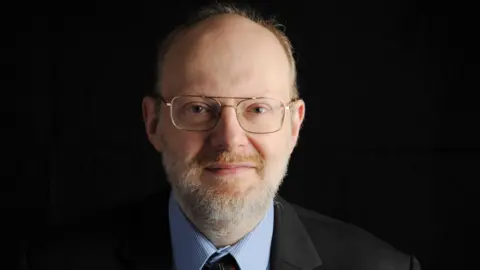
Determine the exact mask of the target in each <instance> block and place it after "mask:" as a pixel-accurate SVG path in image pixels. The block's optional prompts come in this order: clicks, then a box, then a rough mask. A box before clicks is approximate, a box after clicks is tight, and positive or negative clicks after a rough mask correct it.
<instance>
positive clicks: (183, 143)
mask: <svg viewBox="0 0 480 270" xmlns="http://www.w3.org/2000/svg"><path fill="white" fill-rule="evenodd" d="M196 135H197V136H196ZM163 137H164V138H165V140H164V144H165V145H164V148H165V150H166V152H168V153H169V154H170V155H173V156H175V157H177V158H179V159H181V160H184V161H190V160H192V159H193V158H195V157H196V155H197V154H198V153H199V152H200V150H201V149H202V145H203V138H200V137H199V136H198V134H196V133H189V132H186V131H180V130H169V131H166V132H165V133H164V136H163Z"/></svg>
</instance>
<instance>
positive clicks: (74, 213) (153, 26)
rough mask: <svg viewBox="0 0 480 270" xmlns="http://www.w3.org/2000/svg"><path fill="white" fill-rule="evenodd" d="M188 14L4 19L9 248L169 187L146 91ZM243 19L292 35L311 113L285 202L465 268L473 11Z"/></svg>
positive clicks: (79, 7)
mask: <svg viewBox="0 0 480 270" xmlns="http://www.w3.org/2000/svg"><path fill="white" fill-rule="evenodd" d="M193 2H194V1H191V3H190V2H187V1H174V2H173V3H170V2H168V3H167V2H165V3H162V1H151V2H135V1H130V2H125V3H118V2H117V3H114V4H113V3H108V2H104V1H103V2H102V1H98V2H85V1H82V2H71V1H65V2H41V3H37V4H25V5H24V6H20V7H18V9H17V10H16V11H18V14H17V13H12V14H14V17H15V18H14V19H13V20H9V19H8V20H5V21H6V22H5V23H6V25H5V24H4V26H3V27H7V28H11V27H13V26H15V27H14V28H15V31H16V39H15V41H16V42H15V48H16V51H17V52H18V53H17V54H16V55H15V56H13V57H12V55H11V54H10V53H9V51H6V53H5V58H4V59H10V60H12V62H13V63H14V65H15V67H16V75H15V79H16V80H15V84H16V88H15V89H16V92H15V93H16V99H15V100H16V102H9V101H7V99H4V100H3V102H2V103H7V104H6V106H7V107H8V108H10V107H9V106H12V105H13V106H15V108H14V111H15V112H16V113H15V116H14V118H13V119H15V120H16V121H15V123H14V124H12V122H11V120H12V118H9V121H7V122H5V123H7V124H5V125H4V127H5V130H7V131H10V130H13V129H11V128H12V127H13V128H14V129H15V133H10V132H6V133H5V134H6V135H7V139H6V140H4V143H5V147H4V149H12V151H11V152H10V151H4V153H7V154H8V155H9V158H8V162H7V163H6V164H5V165H6V166H7V167H8V168H7V169H12V170H13V171H14V172H13V179H15V181H14V184H13V186H12V184H11V181H5V182H4V184H5V185H7V187H8V189H7V193H5V194H6V195H7V196H2V197H3V199H4V200H5V204H4V205H6V206H7V207H6V208H5V209H10V210H12V209H13V211H11V212H12V214H13V216H12V219H10V220H11V221H13V223H12V224H13V225H14V227H13V228H15V230H13V232H15V233H14V234H13V235H14V236H15V237H18V239H26V238H27V236H28V235H29V234H32V233H34V232H35V230H36V228H39V227H40V226H42V224H62V223H66V222H71V221H74V220H76V219H77V218H79V217H81V216H83V215H88V214H90V213H92V212H94V211H97V210H100V209H106V208H109V207H112V206H113V205H116V204H119V203H124V202H127V201H130V200H133V199H138V198H141V197H143V196H145V195H147V194H149V193H152V192H154V191H155V190H157V189H159V188H161V187H163V186H165V181H164V176H163V171H162V169H161V163H160V156H159V155H158V154H157V153H156V152H155V151H154V149H153V148H152V147H151V146H150V144H149V142H148V141H147V139H146V136H145V131H144V126H143V122H142V116H141V100H142V97H143V95H144V94H145V93H146V92H148V91H150V90H151V89H152V88H153V83H154V66H155V50H156V44H157V42H158V41H159V40H160V39H161V38H162V37H163V36H164V35H165V34H166V33H167V31H169V30H171V28H172V27H173V26H174V25H175V24H176V23H177V22H179V21H182V16H183V15H184V13H185V11H186V10H187V9H189V8H192V7H194V5H193V4H192V3H193ZM205 2H207V1H198V2H197V3H196V4H195V5H199V4H200V3H205ZM66 3H67V4H66ZM252 5H253V6H255V7H257V8H260V9H262V10H263V11H264V12H266V13H267V14H277V15H278V16H277V18H278V20H279V21H280V22H282V23H284V24H285V25H286V32H287V35H288V36H289V37H290V38H291V40H292V43H293V45H294V47H295V50H296V58H297V61H298V62H297V65H298V71H299V78H298V80H299V86H300V93H301V96H302V97H303V98H304V99H305V101H306V104H307V114H306V122H305V125H304V129H303V130H302V132H301V137H300V142H299V145H298V148H297V150H296V151H295V152H294V155H293V158H292V162H291V166H290V170H289V175H288V177H287V179H286V182H285V184H284V185H283V186H282V188H281V194H282V195H283V196H284V197H285V198H286V199H288V200H290V201H291V202H294V203H297V204H300V205H302V206H305V207H307V208H310V209H314V210H317V211H319V212H322V213H325V214H328V215H330V216H333V217H336V218H339V219H342V220H344V221H346V222H351V223H353V224H356V225H358V226H360V227H363V228H365V229H366V230H368V231H370V232H372V233H373V234H375V235H376V236H378V237H380V238H382V239H384V240H386V241H387V242H389V243H391V244H393V245H394V246H396V247H397V248H399V249H400V250H402V251H405V252H407V253H413V254H415V255H416V256H417V258H418V259H419V260H420V262H421V263H422V266H423V269H463V268H464V267H465V266H466V265H467V262H468V261H473V260H474V258H475V257H474V256H475V252H474V251H475V249H476V250H478V248H476V245H474V244H477V243H478V241H477V242H475V241H476V239H478V232H475V231H474V229H476V227H477V226H478V224H479V223H478V222H477V221H475V220H476V218H477V217H476V216H477V214H478V210H477V207H476V203H477V202H478V200H476V197H477V196H478V193H477V190H476V185H475V184H476V181H477V180H478V178H479V174H478V167H479V166H478V165H479V163H478V161H479V152H480V142H479V139H478V138H479V135H480V134H479V132H478V122H479V121H478V112H479V107H478V99H476V95H475V92H476V91H477V90H478V88H479V87H478V86H479V83H478V81H477V80H476V77H477V76H476V75H477V72H478V61H477V60H476V58H475V55H474V54H475V53H476V50H477V47H478V42H477V41H476V40H477V36H478V30H477V23H476V21H477V15H476V14H475V13H474V9H473V6H468V5H465V4H464V3H461V2H455V3H448V4H447V3H441V2H412V1H378V0H368V1H354V0H347V1H315V2H314V1H257V2H253V4H252ZM7 13H8V12H7ZM8 136H10V137H8ZM11 142H16V143H15V144H12V143H11ZM12 146H13V147H12ZM12 156H13V157H14V158H13V159H12ZM10 162H11V163H10ZM8 177H9V178H5V179H12V176H11V175H9V176H8ZM16 232H18V233H16ZM22 243H23V242H22ZM469 245H470V246H469ZM477 245H478V244H477Z"/></svg>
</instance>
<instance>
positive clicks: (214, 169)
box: [205, 163, 256, 175]
mask: <svg viewBox="0 0 480 270" xmlns="http://www.w3.org/2000/svg"><path fill="white" fill-rule="evenodd" d="M255 168H256V165H255V164H253V163H228V164H227V163H216V164H212V165H209V166H207V167H206V168H205V169H206V170H207V171H208V172H210V173H213V174H216V175H228V174H238V173H241V172H244V171H248V170H252V169H255Z"/></svg>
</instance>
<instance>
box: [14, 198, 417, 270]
mask: <svg viewBox="0 0 480 270" xmlns="http://www.w3.org/2000/svg"><path fill="white" fill-rule="evenodd" d="M168 192H169V191H164V192H160V193H158V194H155V195H153V196H150V197H149V198H148V199H147V200H144V201H142V202H139V203H134V204H130V205H129V206H125V207H118V208H116V209H113V210H110V211H108V213H99V214H98V215H97V216H96V217H94V218H89V219H87V220H86V221H82V222H78V223H77V224H73V225H67V226H61V227H55V228H49V229H48V230H46V231H45V232H43V233H42V234H41V235H37V236H36V237H35V238H33V239H31V241H30V243H29V245H28V247H27V248H25V249H24V250H23V252H22V256H21V262H20V264H21V266H22V268H23V269H32V270H40V269H42V270H43V269H49V270H56V269H58V270H60V269H61V270H77V269H78V270H80V269H81V270H85V269H88V270H95V269H99V270H100V269H101V270H106V269H108V270H116V269H118V270H120V269H122V270H123V269H125V270H128V269H135V270H160V269H166V270H170V269H172V251H171V243H170V233H169V223H168V197H169V195H168ZM275 200H276V203H275V225H274V233H273V242H272V250H271V258H270V262H271V269H272V270H294V269H297V270H353V269H355V270H409V269H410V270H413V269H415V270H419V269H420V265H419V263H418V261H417V260H416V259H415V258H414V257H413V256H409V255H405V254H403V253H401V252H399V251H397V250H395V249H394V248H393V247H392V246H390V245H389V244H387V243H385V242H383V241H381V240H379V239H377V238H376V237H374V236H372V235H371V234H369V233H367V232H365V231H363V230H361V229H359V228H357V227H355V226H353V225H350V224H346V223H343V222H341V221H338V220H335V219H332V218H329V217H326V216H323V215H320V214H317V213H315V212H312V211H309V210H306V209H303V208H301V207H298V206H295V205H293V204H290V203H288V202H286V201H285V200H283V199H282V198H280V197H277V198H276V199H275ZM186 259H187V258H186ZM242 270H249V269H242Z"/></svg>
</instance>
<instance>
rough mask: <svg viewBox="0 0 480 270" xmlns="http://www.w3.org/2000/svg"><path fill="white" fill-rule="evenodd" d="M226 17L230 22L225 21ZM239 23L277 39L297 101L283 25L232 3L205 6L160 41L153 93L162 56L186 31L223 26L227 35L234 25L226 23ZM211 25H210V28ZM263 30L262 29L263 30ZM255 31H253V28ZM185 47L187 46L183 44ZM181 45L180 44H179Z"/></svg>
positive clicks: (160, 75)
mask: <svg viewBox="0 0 480 270" xmlns="http://www.w3.org/2000/svg"><path fill="white" fill-rule="evenodd" d="M226 17H229V19H226ZM228 21H230V22H235V21H236V22H237V23H238V22H242V21H243V23H244V26H247V25H250V26H260V27H257V30H258V28H260V30H267V31H269V32H270V34H271V35H273V36H274V37H275V38H276V41H277V42H278V43H279V44H280V46H281V47H282V49H283V52H284V54H285V57H287V60H288V62H289V66H290V79H291V99H297V98H298V97H299V94H298V89H297V82H296V67H295V60H294V57H293V52H292V51H293V49H292V46H291V43H290V40H289V39H288V37H287V36H286V35H285V34H284V32H283V31H282V30H281V27H282V25H280V24H279V23H278V22H277V21H276V20H275V19H273V18H270V19H265V18H262V17H261V16H260V15H259V14H258V13H256V12H255V11H254V10H252V9H248V8H239V7H238V6H235V5H232V4H214V5H210V6H207V7H204V8H202V9H200V10H199V11H197V12H196V13H194V15H193V16H192V17H191V19H190V20H188V21H186V22H185V23H184V24H183V25H181V26H179V27H177V28H176V29H175V30H174V31H172V32H171V33H170V34H169V36H168V37H167V38H166V39H165V40H164V41H163V43H162V44H161V46H160V48H159V52H158V65H157V67H158V73H157V77H158V80H157V84H156V87H155V92H156V93H158V94H160V93H161V92H163V91H162V90H161V89H162V87H161V85H162V81H163V75H164V74H163V71H164V70H165V66H164V64H165V60H166V59H165V57H166V56H167V54H169V52H170V50H171V49H172V48H173V47H174V46H178V45H179V43H178V41H179V39H180V37H182V36H185V35H186V33H187V32H191V31H190V30H192V29H194V31H193V32H196V33H197V34H198V33H199V32H202V31H204V32H205V30H208V29H206V28H210V27H211V26H214V27H217V29H220V28H222V27H223V31H225V32H229V31H232V30H231V27H232V25H233V26H235V24H230V25H229V24H228V23H226V22H228ZM209 24H210V25H209ZM240 25H241V24H236V26H240ZM262 28H263V29H262ZM252 29H254V28H252ZM183 45H188V44H183ZM180 46H182V45H180Z"/></svg>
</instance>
